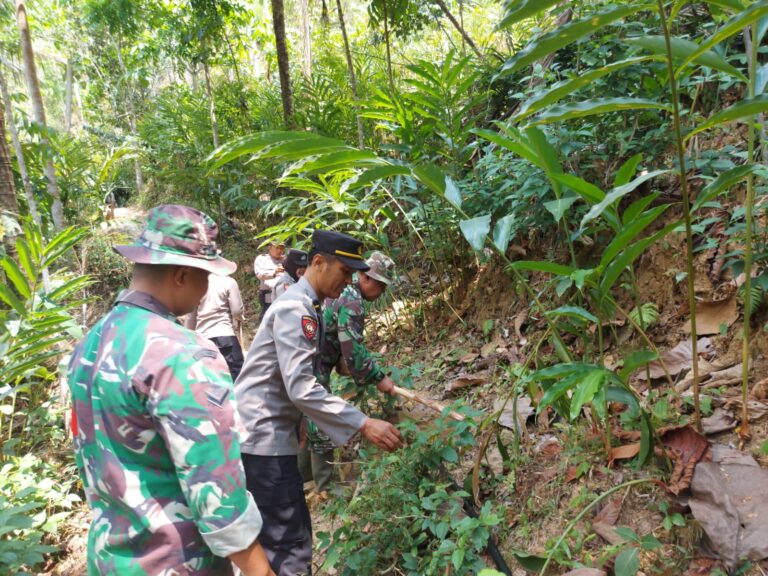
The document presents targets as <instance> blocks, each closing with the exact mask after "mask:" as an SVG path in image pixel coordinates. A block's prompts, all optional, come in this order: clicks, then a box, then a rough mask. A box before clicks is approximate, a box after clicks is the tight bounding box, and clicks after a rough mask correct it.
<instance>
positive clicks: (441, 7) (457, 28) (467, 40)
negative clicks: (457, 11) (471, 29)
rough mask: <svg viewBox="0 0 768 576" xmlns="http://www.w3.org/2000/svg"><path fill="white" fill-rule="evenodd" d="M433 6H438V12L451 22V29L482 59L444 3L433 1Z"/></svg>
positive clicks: (437, 0) (481, 55) (440, 0)
mask: <svg viewBox="0 0 768 576" xmlns="http://www.w3.org/2000/svg"><path fill="white" fill-rule="evenodd" d="M434 1H435V4H437V5H438V6H440V10H442V11H443V14H445V16H446V18H448V20H450V21H451V24H453V27H454V28H456V30H458V31H459V34H461V37H462V38H463V39H464V41H465V42H466V43H467V44H469V47H470V48H472V51H473V52H474V53H475V54H476V55H477V57H478V58H482V57H483V54H482V53H481V52H480V50H479V49H478V48H477V46H476V45H475V43H474V42H473V41H472V38H470V37H469V34H467V32H466V31H465V30H464V28H463V27H462V26H461V24H459V21H458V20H456V17H455V16H454V15H453V14H451V11H450V10H448V6H446V4H445V2H444V1H443V0H434Z"/></svg>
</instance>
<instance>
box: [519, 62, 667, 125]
mask: <svg viewBox="0 0 768 576" xmlns="http://www.w3.org/2000/svg"><path fill="white" fill-rule="evenodd" d="M655 59H658V58H656V57H650V56H641V57H637V58H628V59H627V60H621V61H619V62H613V63H612V64H608V65H607V66H602V67H600V68H593V69H591V70H586V71H585V72H583V73H579V74H578V75H576V76H574V77H573V78H569V79H567V80H561V81H560V82H557V83H555V84H553V85H552V86H550V87H549V88H547V89H546V90H544V91H543V92H540V93H538V94H535V95H534V96H532V97H531V98H529V99H528V100H526V101H525V102H523V104H522V105H521V106H520V110H519V111H518V113H517V114H515V116H514V117H513V120H515V121H518V122H519V121H520V120H522V119H524V118H527V117H528V116H531V115H532V114H535V113H536V112H538V111H539V110H542V109H544V108H546V107H547V106H549V105H551V104H554V103H555V102H558V101H559V100H562V99H563V98H565V97H566V96H568V95H569V94H572V93H573V92H576V91H577V90H578V89H580V88H583V87H585V86H590V85H591V84H593V83H594V81H595V80H597V79H598V78H602V77H603V76H606V75H607V74H611V73H612V72H616V71H617V70H621V69H623V68H627V67H628V66H632V65H634V64H639V63H640V62H647V61H649V60H655Z"/></svg>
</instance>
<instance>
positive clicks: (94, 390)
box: [68, 205, 274, 576]
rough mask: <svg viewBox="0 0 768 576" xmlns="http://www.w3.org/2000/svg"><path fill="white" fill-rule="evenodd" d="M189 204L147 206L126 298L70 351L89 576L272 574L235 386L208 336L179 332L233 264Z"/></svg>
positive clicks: (130, 254) (132, 250) (131, 253)
mask: <svg viewBox="0 0 768 576" xmlns="http://www.w3.org/2000/svg"><path fill="white" fill-rule="evenodd" d="M217 234H218V229H217V226H216V224H215V223H214V222H213V220H211V219H210V218H209V217H208V216H206V215H205V214H203V213H202V212H199V211H197V210H194V209H193V208H188V207H186V206H176V205H166V206H159V207H157V208H155V209H153V210H152V211H150V213H149V216H148V221H147V224H146V227H145V229H144V231H143V232H142V234H141V236H140V238H139V239H138V240H137V241H136V242H135V243H134V244H132V245H128V246H116V247H115V250H116V251H117V252H118V253H119V254H121V255H122V256H124V257H125V258H127V259H128V260H130V261H132V262H134V263H135V264H134V271H133V279H132V281H131V286H130V288H129V290H127V291H125V292H123V293H122V294H121V295H120V296H119V297H118V299H117V302H116V304H115V306H114V308H112V310H111V311H109V312H108V313H107V314H106V315H105V316H104V317H102V318H101V319H100V320H99V321H98V322H97V323H96V325H95V326H94V327H93V328H92V329H91V330H90V331H89V332H88V334H87V335H86V336H85V338H84V339H83V340H82V341H81V342H80V343H79V344H78V345H77V347H76V348H75V351H74V353H73V355H72V359H71V361H70V365H69V370H68V380H69V386H70V389H71V392H72V406H73V408H72V412H73V419H72V432H73V435H74V443H75V458H76V461H77V465H78V468H79V470H80V475H81V478H82V481H83V486H84V487H85V492H86V496H87V498H88V504H89V505H90V507H91V509H92V510H93V521H92V523H91V529H90V531H89V534H88V574H89V575H90V576H93V575H97V574H119V575H120V576H155V575H157V576H159V575H170V574H176V575H185V576H188V575H195V576H220V575H231V574H232V572H233V570H232V563H231V562H230V560H231V561H232V562H234V563H235V564H236V565H237V566H238V567H239V568H240V569H241V570H242V571H243V572H244V573H245V574H246V575H258V576H270V575H274V573H273V572H272V570H271V568H270V566H269V563H268V561H267V558H266V555H265V554H264V550H263V549H262V547H261V545H260V544H259V542H258V541H257V540H256V538H257V536H259V531H260V529H261V526H262V519H261V515H260V513H259V510H258V508H257V507H256V504H255V503H254V501H253V498H252V497H251V495H250V494H249V493H248V491H247V490H246V486H245V474H244V471H243V466H242V462H241V459H240V441H239V436H238V433H239V429H240V423H239V420H238V418H237V410H236V407H235V398H234V394H233V390H232V379H231V378H230V375H229V372H228V370H227V364H226V363H225V362H224V358H222V356H221V354H220V353H219V352H218V350H217V349H216V347H215V345H214V344H213V343H212V342H210V341H209V340H207V339H205V338H203V337H202V336H199V335H197V334H195V333H194V332H192V331H190V330H187V329H186V328H184V327H182V326H181V325H180V324H179V323H178V320H177V317H178V316H181V315H183V314H187V313H189V312H191V311H192V310H194V309H195V307H196V306H197V305H198V302H200V299H201V298H202V297H203V295H204V294H205V292H206V290H207V287H208V274H209V273H214V274H231V273H232V272H234V270H235V268H236V265H235V264H234V263H232V262H229V261H228V260H225V259H223V258H221V257H220V256H218V255H217V253H216V242H215V240H216V237H217Z"/></svg>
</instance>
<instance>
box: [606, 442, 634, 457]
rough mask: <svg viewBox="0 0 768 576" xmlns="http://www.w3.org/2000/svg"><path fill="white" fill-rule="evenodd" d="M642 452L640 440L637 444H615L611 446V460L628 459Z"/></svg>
mask: <svg viewBox="0 0 768 576" xmlns="http://www.w3.org/2000/svg"><path fill="white" fill-rule="evenodd" d="M639 453H640V442H636V443H635V444H624V445H622V446H614V447H613V448H611V457H610V460H611V462H613V461H614V460H626V459H628V458H634V457H635V456H637V455H638V454H639Z"/></svg>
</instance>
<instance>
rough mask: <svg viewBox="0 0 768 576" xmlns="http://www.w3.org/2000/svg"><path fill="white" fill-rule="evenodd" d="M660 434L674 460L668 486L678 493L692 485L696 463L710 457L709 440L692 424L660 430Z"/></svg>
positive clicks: (673, 492) (674, 492) (671, 490)
mask: <svg viewBox="0 0 768 576" xmlns="http://www.w3.org/2000/svg"><path fill="white" fill-rule="evenodd" d="M659 436H660V437H661V441H662V442H663V444H664V447H665V448H666V449H667V455H668V456H669V457H670V458H671V459H672V461H673V462H674V468H673V470H672V474H671V476H670V478H669V483H668V485H667V488H668V489H669V491H670V492H672V494H675V495H677V494H680V492H682V491H683V490H685V489H686V488H688V487H689V486H690V485H691V479H692V478H693V472H694V469H695V468H696V464H698V462H699V461H700V460H702V459H709V442H707V439H706V438H705V437H704V436H702V435H701V434H699V433H698V432H697V431H696V430H694V429H693V427H692V426H691V425H690V424H686V425H685V426H676V427H670V428H666V429H662V430H659Z"/></svg>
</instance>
